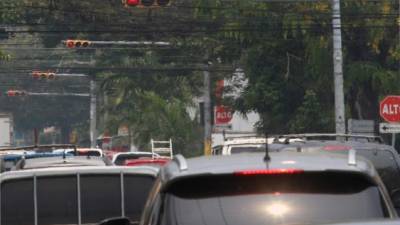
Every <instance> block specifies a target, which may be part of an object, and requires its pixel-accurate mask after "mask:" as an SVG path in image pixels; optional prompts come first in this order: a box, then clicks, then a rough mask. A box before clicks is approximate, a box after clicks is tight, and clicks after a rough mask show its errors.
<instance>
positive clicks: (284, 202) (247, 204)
mask: <svg viewBox="0 0 400 225" xmlns="http://www.w3.org/2000/svg"><path fill="white" fill-rule="evenodd" d="M161 207H162V209H161V210H160V211H161V212H162V213H161V214H160V216H159V219H160V220H161V221H160V222H161V224H164V225H168V224H178V225H179V224H191V225H204V224H213V225H218V224H224V225H225V224H229V225H243V224H246V225H268V224H271V225H274V224H314V223H317V224H320V223H328V222H336V221H339V220H341V221H343V220H353V219H356V220H359V219H370V218H383V217H388V213H387V208H386V207H385V204H384V202H383V200H382V198H381V195H380V191H379V189H378V188H377V187H376V186H375V185H374V184H373V183H371V182H370V181H368V180H366V179H365V178H364V177H362V176H360V175H356V174H343V173H334V172H332V173H304V174H291V175H289V174H280V175H277V174H275V175H256V176H233V175H229V176H228V175H224V176H204V177H195V178H188V179H184V180H180V181H177V182H175V183H174V184H172V185H171V186H170V187H169V188H168V189H167V191H166V194H165V201H164V204H163V205H162V206H161Z"/></svg>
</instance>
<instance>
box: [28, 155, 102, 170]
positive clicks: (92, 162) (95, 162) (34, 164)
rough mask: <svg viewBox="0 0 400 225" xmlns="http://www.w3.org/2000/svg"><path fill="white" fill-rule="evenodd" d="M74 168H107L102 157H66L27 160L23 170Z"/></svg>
mask: <svg viewBox="0 0 400 225" xmlns="http://www.w3.org/2000/svg"><path fill="white" fill-rule="evenodd" d="M72 166H106V163H105V162H104V160H103V158H102V157H95V156H90V157H87V156H66V157H63V156H61V157H42V158H33V159H25V163H24V166H23V169H34V168H45V167H72Z"/></svg>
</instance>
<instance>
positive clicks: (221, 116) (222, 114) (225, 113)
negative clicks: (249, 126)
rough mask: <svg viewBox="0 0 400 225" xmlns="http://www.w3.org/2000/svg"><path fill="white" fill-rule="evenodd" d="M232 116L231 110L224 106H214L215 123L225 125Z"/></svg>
mask: <svg viewBox="0 0 400 225" xmlns="http://www.w3.org/2000/svg"><path fill="white" fill-rule="evenodd" d="M232 117H233V113H232V110H231V109H230V108H229V107H226V106H221V105H220V106H217V107H215V125H225V124H228V123H229V122H231V120H232Z"/></svg>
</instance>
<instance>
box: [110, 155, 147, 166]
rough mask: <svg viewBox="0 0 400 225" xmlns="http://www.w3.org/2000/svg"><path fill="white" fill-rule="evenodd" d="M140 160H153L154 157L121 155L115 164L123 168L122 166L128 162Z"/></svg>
mask: <svg viewBox="0 0 400 225" xmlns="http://www.w3.org/2000/svg"><path fill="white" fill-rule="evenodd" d="M139 158H152V155H151V154H126V155H125V154H121V155H119V156H117V158H116V159H115V162H114V164H115V165H118V166H122V165H124V163H125V161H126V160H130V159H139Z"/></svg>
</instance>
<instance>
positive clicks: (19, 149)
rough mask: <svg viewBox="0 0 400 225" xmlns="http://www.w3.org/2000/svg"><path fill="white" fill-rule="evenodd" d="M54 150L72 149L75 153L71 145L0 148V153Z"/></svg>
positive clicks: (74, 146) (75, 149)
mask: <svg viewBox="0 0 400 225" xmlns="http://www.w3.org/2000/svg"><path fill="white" fill-rule="evenodd" d="M56 148H72V149H74V151H75V154H76V153H77V147H76V145H72V144H59V145H57V144H54V145H32V146H24V147H7V148H0V152H7V151H37V152H41V151H48V150H51V149H56Z"/></svg>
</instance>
